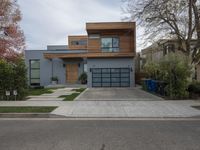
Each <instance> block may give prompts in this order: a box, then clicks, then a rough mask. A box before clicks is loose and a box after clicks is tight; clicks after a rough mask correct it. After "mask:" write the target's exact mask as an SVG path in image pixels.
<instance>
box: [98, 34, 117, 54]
mask: <svg viewBox="0 0 200 150" xmlns="http://www.w3.org/2000/svg"><path fill="white" fill-rule="evenodd" d="M101 49H102V51H103V52H118V51H119V38H117V37H113V38H101Z"/></svg>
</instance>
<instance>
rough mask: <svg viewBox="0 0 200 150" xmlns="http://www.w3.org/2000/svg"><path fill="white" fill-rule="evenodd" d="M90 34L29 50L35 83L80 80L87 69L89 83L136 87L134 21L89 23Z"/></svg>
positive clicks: (28, 60) (27, 55)
mask: <svg viewBox="0 0 200 150" xmlns="http://www.w3.org/2000/svg"><path fill="white" fill-rule="evenodd" d="M86 31H87V35H84V36H68V45H58V46H56V45H54V46H47V50H26V51H25V60H26V65H27V67H28V79H29V85H31V86H39V85H40V86H47V85H50V84H51V78H52V77H57V78H58V83H59V84H73V83H78V82H79V81H78V78H79V76H80V75H81V74H82V73H83V72H86V73H87V75H88V79H87V81H88V82H87V84H88V87H132V86H134V84H135V80H134V75H135V64H134V63H135V62H134V57H135V49H136V38H135V36H136V27H135V23H134V22H104V23H86Z"/></svg>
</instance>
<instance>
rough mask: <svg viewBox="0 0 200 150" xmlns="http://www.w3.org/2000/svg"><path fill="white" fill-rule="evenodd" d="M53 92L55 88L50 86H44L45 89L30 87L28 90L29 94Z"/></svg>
mask: <svg viewBox="0 0 200 150" xmlns="http://www.w3.org/2000/svg"><path fill="white" fill-rule="evenodd" d="M51 93H53V89H50V88H44V89H29V90H28V95H33V96H37V95H42V94H51Z"/></svg>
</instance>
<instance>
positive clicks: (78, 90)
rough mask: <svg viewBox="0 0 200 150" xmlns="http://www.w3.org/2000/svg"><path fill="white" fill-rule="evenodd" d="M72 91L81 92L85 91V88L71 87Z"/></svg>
mask: <svg viewBox="0 0 200 150" xmlns="http://www.w3.org/2000/svg"><path fill="white" fill-rule="evenodd" d="M72 91H76V92H80V93H81V92H83V91H85V88H79V89H72Z"/></svg>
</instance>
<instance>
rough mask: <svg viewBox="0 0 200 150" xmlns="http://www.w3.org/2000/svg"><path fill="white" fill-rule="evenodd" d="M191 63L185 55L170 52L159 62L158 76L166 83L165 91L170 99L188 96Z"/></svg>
mask: <svg viewBox="0 0 200 150" xmlns="http://www.w3.org/2000/svg"><path fill="white" fill-rule="evenodd" d="M191 69H192V67H191V65H190V62H189V60H188V59H187V57H184V56H182V55H178V54H174V53H171V54H169V55H167V56H165V57H164V59H163V60H162V61H161V62H160V77H161V78H162V80H163V81H165V82H166V83H167V86H166V93H167V95H168V96H169V97H170V98H172V99H181V98H187V97H188V91H187V88H188V78H189V77H190V75H191Z"/></svg>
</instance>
